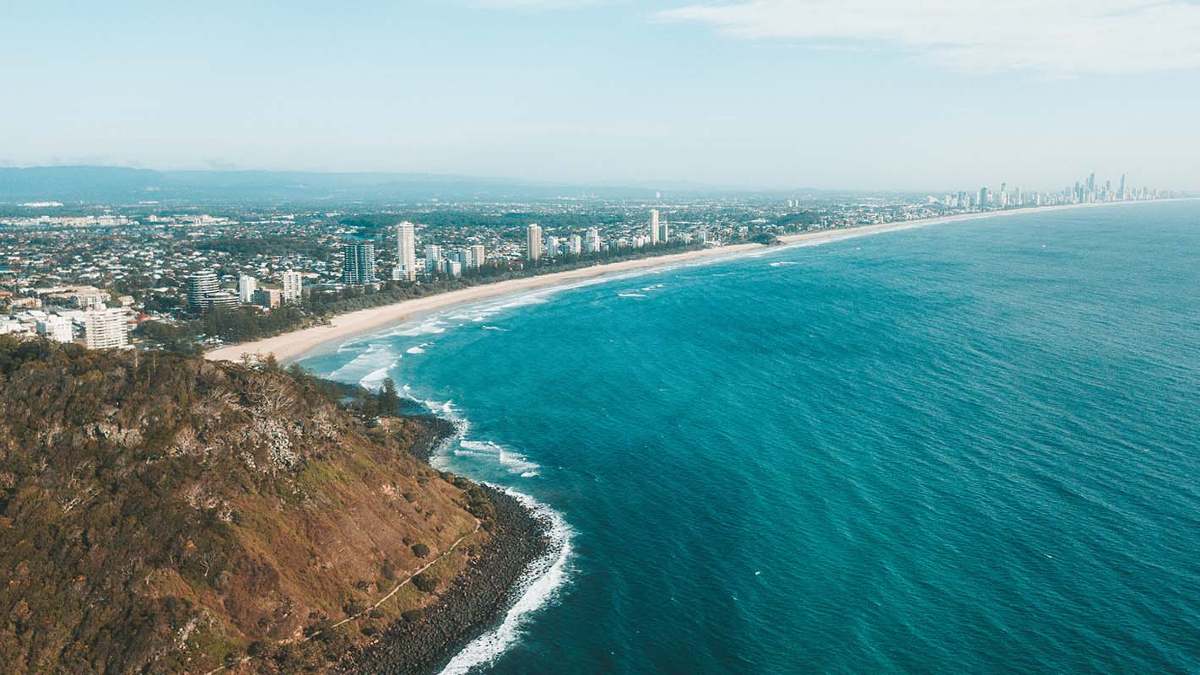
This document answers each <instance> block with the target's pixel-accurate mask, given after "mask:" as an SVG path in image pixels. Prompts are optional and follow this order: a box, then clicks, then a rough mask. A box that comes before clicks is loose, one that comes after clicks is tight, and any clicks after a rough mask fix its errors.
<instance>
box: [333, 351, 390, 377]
mask: <svg viewBox="0 0 1200 675" xmlns="http://www.w3.org/2000/svg"><path fill="white" fill-rule="evenodd" d="M397 358H399V357H398V355H397V354H395V353H394V352H393V351H392V350H391V348H390V347H389V346H388V345H386V344H381V343H373V344H371V345H369V346H368V347H367V348H366V349H365V350H363V351H362V352H360V353H359V354H358V355H356V356H355V357H354V358H353V359H351V360H350V361H349V362H347V363H345V364H344V365H342V366H341V367H340V368H338V369H337V370H334V371H333V372H331V373H329V376H328V377H329V379H331V380H337V381H339V382H355V381H358V380H359V379H360V378H362V376H364V375H366V374H368V373H371V372H373V371H376V370H378V369H380V368H391V367H394V365H395V361H396V359H397Z"/></svg>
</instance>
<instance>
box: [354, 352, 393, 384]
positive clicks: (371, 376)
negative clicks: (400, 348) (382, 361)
mask: <svg viewBox="0 0 1200 675" xmlns="http://www.w3.org/2000/svg"><path fill="white" fill-rule="evenodd" d="M398 365H400V359H399V358H397V359H396V360H395V361H392V365H390V366H384V367H383V368H379V369H376V370H372V371H371V372H370V373H367V375H366V376H365V377H363V378H362V379H361V380H359V381H358V386H360V387H362V388H363V389H367V390H369V391H376V390H379V389H381V388H383V381H384V380H386V379H387V378H388V373H390V372H391V370H392V369H393V368H395V367H396V366H398Z"/></svg>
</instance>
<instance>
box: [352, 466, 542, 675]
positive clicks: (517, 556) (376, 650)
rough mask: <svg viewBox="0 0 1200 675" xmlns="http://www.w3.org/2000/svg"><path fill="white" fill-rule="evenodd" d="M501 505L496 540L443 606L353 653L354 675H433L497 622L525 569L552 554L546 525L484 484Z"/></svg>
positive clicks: (494, 530)
mask: <svg viewBox="0 0 1200 675" xmlns="http://www.w3.org/2000/svg"><path fill="white" fill-rule="evenodd" d="M482 489H484V490H485V491H486V492H487V494H488V497H489V498H490V499H491V500H492V504H493V505H494V507H495V519H494V521H493V523H492V533H491V534H492V537H491V539H490V541H489V542H488V545H487V547H486V549H484V550H482V551H479V552H478V553H477V555H476V556H475V558H474V559H473V560H472V562H471V564H470V566H469V567H468V569H467V570H466V571H465V572H463V573H462V574H460V575H459V576H458V577H457V578H456V579H455V580H454V583H453V584H452V585H451V586H450V588H449V589H448V590H447V591H446V592H444V593H442V595H441V598H440V599H439V602H437V603H436V604H435V605H432V606H430V607H429V608H427V609H426V610H425V611H424V612H422V613H421V615H420V616H419V617H410V618H411V619H412V620H404V619H401V620H399V621H397V622H396V623H394V624H393V625H392V626H390V627H389V628H388V630H387V631H386V632H385V633H384V635H383V637H382V638H381V639H380V640H379V641H378V642H376V643H375V644H373V645H371V646H369V647H367V648H365V649H363V650H362V651H360V652H359V653H357V654H354V655H352V656H351V657H349V658H348V659H347V661H346V665H344V666H342V667H341V668H340V669H339V670H340V671H341V672H348V673H387V674H399V673H427V672H435V671H437V670H438V669H439V668H440V667H441V666H443V665H444V664H445V663H447V662H448V661H449V660H450V659H451V658H452V657H453V656H454V654H456V653H457V652H458V651H459V650H461V649H462V648H463V647H465V646H466V645H467V643H469V642H470V641H471V640H473V639H475V638H476V637H478V636H479V635H480V634H482V633H483V632H484V631H485V630H487V629H488V628H489V627H491V626H492V625H494V624H495V622H496V621H497V620H499V618H500V616H501V615H503V613H504V612H505V610H506V609H507V608H508V606H509V604H510V603H511V601H512V599H513V598H512V594H513V592H514V586H515V584H516V583H517V581H518V580H519V579H520V578H521V575H522V574H523V573H524V571H525V569H526V568H527V567H528V566H529V564H530V563H532V562H533V561H534V560H536V559H538V558H539V557H541V556H542V555H544V554H545V553H546V552H547V549H548V547H549V540H548V538H547V533H546V526H545V525H544V524H543V523H542V522H540V521H539V520H538V519H536V518H535V517H534V516H533V514H532V513H530V511H529V510H528V509H527V508H525V507H524V506H523V505H521V503H520V502H518V501H517V500H516V499H514V498H513V497H511V496H509V495H507V494H505V493H503V492H500V491H499V490H496V489H494V488H491V487H488V486H482Z"/></svg>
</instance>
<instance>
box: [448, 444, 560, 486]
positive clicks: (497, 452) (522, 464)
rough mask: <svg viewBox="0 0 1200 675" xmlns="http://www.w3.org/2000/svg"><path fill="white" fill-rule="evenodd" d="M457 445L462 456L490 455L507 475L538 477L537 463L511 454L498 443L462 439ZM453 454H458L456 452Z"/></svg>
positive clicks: (523, 456)
mask: <svg viewBox="0 0 1200 675" xmlns="http://www.w3.org/2000/svg"><path fill="white" fill-rule="evenodd" d="M458 445H459V447H460V448H462V450H463V451H464V452H463V453H462V454H472V455H490V456H492V457H495V458H496V461H497V462H499V463H500V464H502V465H503V466H504V467H505V468H506V469H507V470H508V472H509V473H513V474H518V475H520V476H522V477H525V478H532V477H533V476H536V475H538V469H540V468H541V466H539V465H538V464H537V462H533V461H530V460H529V458H527V457H526V456H525V455H522V454H521V453H519V452H513V451H512V450H509V449H508V448H506V447H504V446H502V445H500V444H499V443H493V442H491V441H472V440H468V439H465V438H464V439H461V440H460V441H459V442H458ZM455 454H459V453H457V452H456V453H455ZM526 474H528V475H526Z"/></svg>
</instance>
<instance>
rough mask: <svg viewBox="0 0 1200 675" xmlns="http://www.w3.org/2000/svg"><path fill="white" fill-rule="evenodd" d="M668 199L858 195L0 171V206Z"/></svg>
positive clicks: (323, 176)
mask: <svg viewBox="0 0 1200 675" xmlns="http://www.w3.org/2000/svg"><path fill="white" fill-rule="evenodd" d="M666 193H669V194H670V195H671V196H674V197H681V196H683V197H695V196H744V195H759V196H782V195H787V196H789V197H794V196H802V195H810V196H814V197H820V198H833V197H837V196H839V195H850V194H854V195H861V194H863V193H864V192H863V191H855V190H826V189H818V188H797V189H795V190H782V189H763V190H750V189H745V188H743V189H738V188H733V187H727V186H726V187H721V186H710V185H702V184H699V183H690V182H686V181H667V182H664V183H662V184H660V185H654V186H647V185H637V184H622V183H619V182H612V183H594V184H584V183H546V182H538V181H531V180H522V179H517V178H494V177H478V176H466V175H454V174H430V173H390V172H328V173H326V172H316V171H273V170H257V169H245V170H158V169H143V168H133V167H121V166H93V165H64V166H29V167H0V204H3V203H5V202H7V203H10V204H19V203H23V202H41V201H55V202H62V203H64V204H67V205H77V204H81V203H82V204H88V203H91V204H95V203H103V204H121V203H139V202H157V203H181V202H187V203H213V202H219V203H225V204H228V203H239V202H240V203H250V202H253V203H262V202H279V203H311V204H320V203H336V202H367V203H386V202H393V201H412V200H426V199H446V200H459V199H466V200H470V199H535V200H541V199H561V198H580V197H589V198H602V199H631V200H653V199H656V198H658V197H659V196H661V195H663V194H666Z"/></svg>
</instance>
